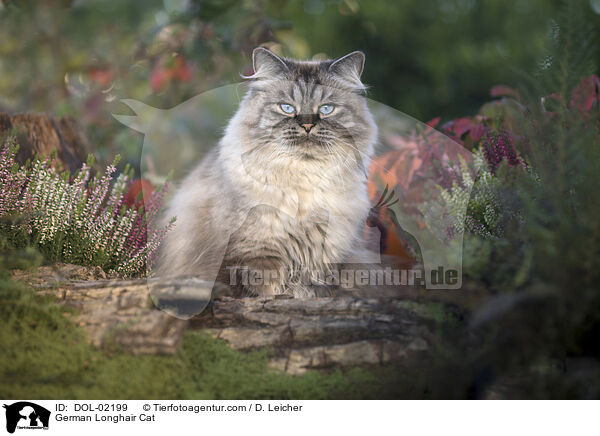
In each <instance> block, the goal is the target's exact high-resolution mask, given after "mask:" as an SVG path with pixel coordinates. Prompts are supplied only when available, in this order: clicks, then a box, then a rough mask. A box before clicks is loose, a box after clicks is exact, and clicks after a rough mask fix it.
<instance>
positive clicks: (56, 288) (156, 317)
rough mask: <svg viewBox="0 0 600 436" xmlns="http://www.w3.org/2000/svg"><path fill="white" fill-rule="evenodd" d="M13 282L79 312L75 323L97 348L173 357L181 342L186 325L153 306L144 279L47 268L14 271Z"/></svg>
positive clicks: (92, 269) (60, 266)
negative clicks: (56, 299)
mask: <svg viewBox="0 0 600 436" xmlns="http://www.w3.org/2000/svg"><path fill="white" fill-rule="evenodd" d="M13 278H14V279H16V280H22V281H25V282H27V283H29V284H31V285H32V286H34V287H35V288H37V289H38V292H39V293H40V294H47V295H53V296H56V297H57V298H58V299H59V301H60V302H61V304H64V305H67V306H70V307H74V308H76V309H77V313H76V315H74V317H75V319H74V321H75V322H76V323H77V324H78V325H80V326H81V327H83V328H84V329H85V330H86V331H87V332H88V335H89V339H90V342H91V343H92V344H94V345H95V346H97V347H99V348H106V347H110V346H113V345H117V346H121V347H123V348H124V349H125V350H128V351H130V352H131V353H133V354H173V353H175V352H176V351H177V348H178V346H179V344H180V343H181V340H182V338H183V333H184V332H185V328H186V325H187V322H186V321H184V320H181V319H178V318H174V317H172V316H170V315H169V314H168V313H166V312H163V311H160V310H157V309H156V308H155V307H154V305H153V303H152V300H151V298H150V293H149V288H148V281H147V280H146V279H137V280H118V279H113V280H109V279H106V274H105V273H104V271H102V269H100V268H98V267H83V266H78V265H69V264H56V265H53V266H43V267H40V268H38V270H37V271H36V272H35V273H33V274H32V273H31V272H25V271H14V272H13Z"/></svg>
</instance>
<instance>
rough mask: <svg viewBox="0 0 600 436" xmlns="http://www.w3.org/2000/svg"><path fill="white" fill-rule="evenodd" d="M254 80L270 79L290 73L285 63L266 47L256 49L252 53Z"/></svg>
mask: <svg viewBox="0 0 600 436" xmlns="http://www.w3.org/2000/svg"><path fill="white" fill-rule="evenodd" d="M252 67H253V68H254V74H253V75H252V76H251V77H252V78H253V79H268V78H272V77H276V76H278V75H281V74H284V73H286V72H288V71H289V68H288V66H287V65H286V63H285V61H284V60H283V59H281V58H280V57H279V56H277V55H276V54H275V53H273V52H272V51H271V50H269V49H267V48H265V47H256V48H255V49H254V51H253V52H252Z"/></svg>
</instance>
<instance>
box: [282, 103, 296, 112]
mask: <svg viewBox="0 0 600 436" xmlns="http://www.w3.org/2000/svg"><path fill="white" fill-rule="evenodd" d="M279 107H280V108H281V110H282V111H283V112H284V113H286V114H293V113H294V112H296V108H295V107H294V106H292V105H291V104H287V103H281V104H280V105H279Z"/></svg>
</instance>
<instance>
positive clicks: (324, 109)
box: [319, 104, 334, 115]
mask: <svg viewBox="0 0 600 436" xmlns="http://www.w3.org/2000/svg"><path fill="white" fill-rule="evenodd" d="M333 108H334V106H333V105H332V104H323V105H321V106H320V107H319V112H320V113H322V114H323V115H329V114H330V113H331V112H333Z"/></svg>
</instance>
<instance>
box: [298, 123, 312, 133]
mask: <svg viewBox="0 0 600 436" xmlns="http://www.w3.org/2000/svg"><path fill="white" fill-rule="evenodd" d="M300 125H301V126H302V127H304V130H306V133H308V132H310V129H312V128H313V127H314V124H310V123H308V124H300Z"/></svg>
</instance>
